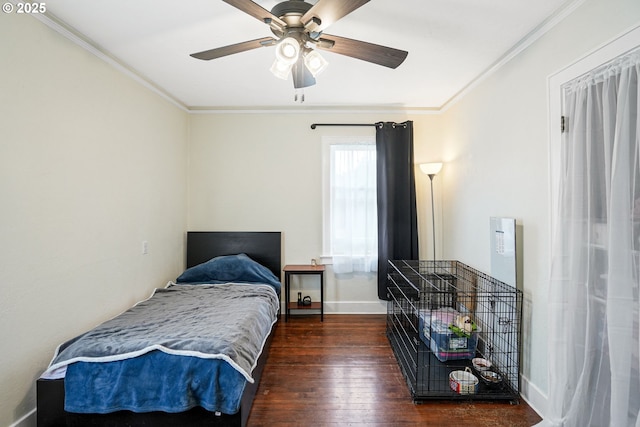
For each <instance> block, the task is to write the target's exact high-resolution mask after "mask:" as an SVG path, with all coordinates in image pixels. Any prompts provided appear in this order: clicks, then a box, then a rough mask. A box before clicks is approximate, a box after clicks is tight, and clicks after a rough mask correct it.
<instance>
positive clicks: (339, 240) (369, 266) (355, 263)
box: [329, 143, 378, 274]
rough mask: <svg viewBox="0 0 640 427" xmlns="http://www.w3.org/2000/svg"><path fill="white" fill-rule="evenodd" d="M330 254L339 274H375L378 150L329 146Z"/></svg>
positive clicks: (364, 146) (366, 146) (371, 146)
mask: <svg viewBox="0 0 640 427" xmlns="http://www.w3.org/2000/svg"><path fill="white" fill-rule="evenodd" d="M330 156H331V168H330V172H329V173H330V185H331V191H330V194H331V196H330V197H331V201H330V206H331V214H330V216H331V227H330V228H331V253H332V255H333V270H334V272H335V273H336V274H351V273H375V272H376V270H377V260H378V240H377V224H378V223H377V217H376V147H375V144H374V143H361V144H335V145H331V146H330Z"/></svg>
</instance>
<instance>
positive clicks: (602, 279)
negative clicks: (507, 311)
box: [544, 50, 640, 427]
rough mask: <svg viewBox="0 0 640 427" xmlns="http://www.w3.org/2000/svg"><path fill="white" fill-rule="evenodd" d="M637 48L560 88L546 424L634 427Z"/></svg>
mask: <svg viewBox="0 0 640 427" xmlns="http://www.w3.org/2000/svg"><path fill="white" fill-rule="evenodd" d="M639 74H640V50H636V51H635V52H631V53H629V54H627V55H625V56H623V57H621V58H618V59H616V60H615V61H612V62H611V63H608V64H606V65H605V66H602V67H599V68H598V69H596V70H593V71H592V72H590V73H589V74H588V75H585V76H582V77H580V78H578V79H576V80H574V81H572V82H570V83H569V84H567V85H565V86H564V87H563V94H564V107H563V109H564V112H563V115H564V116H565V117H566V118H567V121H566V125H567V130H566V132H565V133H564V134H563V141H562V148H561V151H562V154H561V168H562V172H561V178H560V180H561V182H560V189H559V201H558V202H559V203H558V212H556V213H555V220H556V221H557V222H556V224H557V227H556V230H557V232H556V236H554V248H553V254H552V265H551V282H550V288H549V299H550V305H549V311H550V313H549V322H550V324H549V348H548V354H549V374H550V375H549V396H548V397H549V411H548V414H546V417H545V421H544V424H545V425H553V426H563V427H568V426H575V427H585V426H597V427H605V426H612V427H619V426H636V427H638V426H640V417H639V412H640V375H639V372H640V361H639V357H638V355H639V354H640V344H639V339H638V337H639V333H638V322H639V312H638V306H639V304H638V288H639V286H638V283H639V277H640V256H639V253H640V141H639V137H640V121H639V119H638V115H639V109H638V107H639V106H640V104H639V98H640V92H639V88H638V75H639Z"/></svg>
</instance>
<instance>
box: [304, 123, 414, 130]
mask: <svg viewBox="0 0 640 427" xmlns="http://www.w3.org/2000/svg"><path fill="white" fill-rule="evenodd" d="M382 125H384V122H377V123H313V124H312V125H311V129H315V128H316V127H317V126H375V127H379V128H381V127H382ZM392 125H393V127H398V126H402V127H407V124H406V123H392Z"/></svg>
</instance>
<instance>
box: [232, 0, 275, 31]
mask: <svg viewBox="0 0 640 427" xmlns="http://www.w3.org/2000/svg"><path fill="white" fill-rule="evenodd" d="M222 1H223V2H225V3H228V4H230V5H231V6H233V7H235V8H237V9H240V10H241V11H243V12H244V13H246V14H247V15H251V16H253V17H254V18H256V19H258V20H260V21H262V22H264V23H265V24H269V25H272V24H276V26H277V27H279V28H280V29H282V28H284V27H286V25H287V24H286V23H285V22H284V21H282V20H281V19H280V18H278V17H277V16H275V15H274V14H272V13H271V12H269V11H268V10H267V9H265V8H263V7H262V6H260V5H259V4H257V3H254V2H252V1H251V0H222Z"/></svg>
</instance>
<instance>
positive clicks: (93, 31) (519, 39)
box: [45, 0, 576, 109]
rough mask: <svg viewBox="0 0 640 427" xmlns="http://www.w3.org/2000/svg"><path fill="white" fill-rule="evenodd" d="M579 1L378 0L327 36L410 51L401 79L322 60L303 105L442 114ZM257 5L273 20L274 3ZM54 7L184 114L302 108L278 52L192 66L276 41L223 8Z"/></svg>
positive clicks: (156, 1) (200, 0)
mask: <svg viewBox="0 0 640 427" xmlns="http://www.w3.org/2000/svg"><path fill="white" fill-rule="evenodd" d="M323 1H325V0H323ZM308 2H309V3H316V0H310V1H308ZM575 2H576V0H372V1H370V2H369V3H367V4H365V5H364V6H362V7H360V8H359V9H357V10H356V11H354V12H352V13H351V14H349V15H347V16H346V17H344V18H342V19H341V20H339V21H338V22H336V23H334V24H333V25H331V26H330V27H329V28H328V29H327V30H326V32H327V33H328V34H334V35H338V36H343V37H348V38H352V39H357V40H363V41H367V42H372V43H376V44H381V45H384V46H389V47H393V48H397V49H402V50H406V51H408V52H409V55H408V57H407V59H406V60H405V62H404V63H403V64H402V65H400V66H399V67H398V68H397V69H395V70H394V69H389V68H386V67H382V66H379V65H375V64H371V63H369V62H364V61H360V60H357V59H353V58H350V57H346V56H343V55H338V54H334V53H330V52H325V51H323V52H322V55H323V56H324V57H325V58H326V59H327V60H328V61H329V68H328V69H327V70H326V71H325V72H324V73H323V74H321V75H320V76H318V78H317V84H316V85H315V86H312V87H309V88H306V89H305V90H304V94H305V102H304V104H303V106H306V107H357V106H366V107H368V108H372V107H373V108H376V107H380V108H390V107H391V108H394V107H403V108H434V109H438V108H441V107H442V106H443V105H445V104H446V103H447V102H448V101H450V100H451V99H452V98H454V97H455V96H456V95H457V94H459V93H460V92H461V91H463V90H464V88H465V87H467V86H468V85H470V84H472V83H473V82H474V81H475V80H476V79H478V78H479V76H482V75H483V73H485V72H486V71H487V70H489V69H490V68H491V67H493V66H495V65H496V64H498V63H499V62H500V61H501V60H504V59H505V58H506V57H508V55H509V54H510V53H512V52H514V50H517V49H518V48H520V47H522V46H523V45H524V44H526V40H527V39H528V38H531V36H532V34H537V33H539V32H540V31H541V29H542V28H544V27H545V26H548V25H549V23H550V22H552V21H553V17H554V16H558V13H559V11H561V10H566V9H567V8H568V6H569V5H570V4H571V3H575ZM256 3H258V4H259V5H260V6H262V7H263V8H265V9H267V10H271V8H272V7H273V6H274V5H275V4H276V3H278V2H277V1H274V0H256ZM46 7H47V14H48V17H49V18H51V20H52V21H54V22H56V23H61V24H62V25H63V26H66V27H68V28H69V29H71V30H72V31H73V32H74V33H76V34H77V35H79V36H80V38H82V39H84V40H85V41H87V42H88V43H89V44H90V45H92V46H93V47H95V48H96V49H97V50H98V51H100V52H103V53H104V54H106V56H108V57H111V58H113V59H115V60H116V61H117V62H118V63H120V64H122V65H124V66H125V67H126V68H128V69H129V70H132V71H133V72H134V73H135V74H137V75H138V76H140V77H142V78H143V79H144V80H146V81H148V82H150V83H151V84H152V85H153V86H156V87H158V88H160V90H161V91H163V92H165V93H166V94H168V95H169V96H170V97H171V98H173V99H175V100H176V101H177V102H178V103H179V104H182V105H183V106H185V107H187V108H190V109H191V108H193V109H196V108H214V109H224V108H292V107H295V106H296V105H297V104H296V103H295V102H294V89H293V83H292V80H291V78H289V80H288V81H284V80H280V79H278V78H276V77H274V76H273V75H272V74H271V73H270V72H269V67H270V66H271V63H272V62H273V58H274V50H273V48H272V47H270V48H259V49H254V50H251V51H247V52H242V53H239V54H235V55H231V56H227V57H223V58H219V59H214V60H211V61H201V60H197V59H194V58H192V57H190V56H189V54H190V53H194V52H199V51H203V50H207V49H212V48H215V47H221V46H225V45H229V44H234V43H239V42H243V41H247V40H252V39H257V38H261V37H268V36H272V33H271V31H270V29H269V28H268V26H267V25H265V24H263V23H262V22H260V21H259V20H257V19H255V18H253V17H251V16H249V15H247V14H245V13H243V12H242V11H240V10H238V9H236V8H234V7H233V6H230V5H229V4H227V3H224V2H223V1H221V0H185V1H178V0H135V1H132V0H90V1H89V0H48V1H47V2H46ZM45 21H47V19H45Z"/></svg>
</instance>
